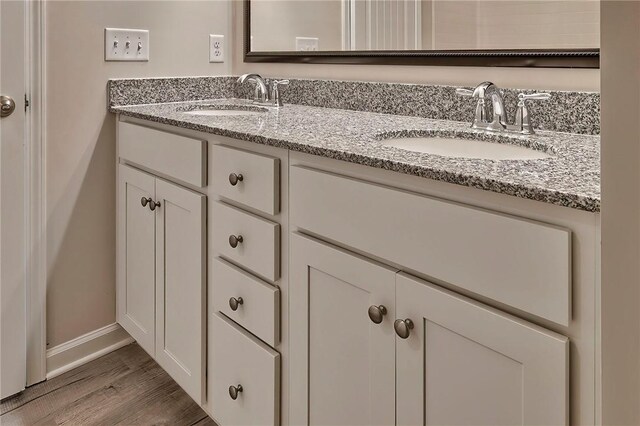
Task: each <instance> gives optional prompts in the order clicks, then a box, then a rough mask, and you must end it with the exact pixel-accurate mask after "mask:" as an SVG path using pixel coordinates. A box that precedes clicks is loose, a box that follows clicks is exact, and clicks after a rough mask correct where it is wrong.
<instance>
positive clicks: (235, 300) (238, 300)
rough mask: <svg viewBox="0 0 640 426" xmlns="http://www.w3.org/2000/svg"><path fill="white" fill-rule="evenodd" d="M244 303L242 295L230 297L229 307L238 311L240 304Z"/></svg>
mask: <svg viewBox="0 0 640 426" xmlns="http://www.w3.org/2000/svg"><path fill="white" fill-rule="evenodd" d="M242 304H244V300H242V297H232V298H231V299H229V307H230V308H231V310H232V311H237V310H238V308H239V307H240V305H242Z"/></svg>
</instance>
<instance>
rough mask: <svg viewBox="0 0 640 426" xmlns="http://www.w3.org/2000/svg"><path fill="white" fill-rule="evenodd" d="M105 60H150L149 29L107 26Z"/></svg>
mask: <svg viewBox="0 0 640 426" xmlns="http://www.w3.org/2000/svg"><path fill="white" fill-rule="evenodd" d="M104 60H105V61H148V60H149V31H148V30H130V29H124V28H105V31H104Z"/></svg>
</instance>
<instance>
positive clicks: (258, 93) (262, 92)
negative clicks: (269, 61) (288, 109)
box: [238, 74, 268, 102]
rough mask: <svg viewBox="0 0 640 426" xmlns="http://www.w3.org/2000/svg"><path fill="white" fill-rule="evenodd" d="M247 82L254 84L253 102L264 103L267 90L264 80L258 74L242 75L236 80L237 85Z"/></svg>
mask: <svg viewBox="0 0 640 426" xmlns="http://www.w3.org/2000/svg"><path fill="white" fill-rule="evenodd" d="M247 81H248V82H253V83H255V84H256V89H255V95H254V98H255V99H254V100H257V101H260V102H266V101H267V93H268V89H267V84H266V83H265V82H264V79H263V78H262V77H261V76H260V75H259V74H243V75H241V76H240V77H239V78H238V84H244V83H245V82H247Z"/></svg>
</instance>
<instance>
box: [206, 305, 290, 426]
mask: <svg viewBox="0 0 640 426" xmlns="http://www.w3.org/2000/svg"><path fill="white" fill-rule="evenodd" d="M211 327H212V333H213V344H212V345H211V346H210V350H211V351H212V352H211V356H212V360H211V361H212V363H211V367H210V374H209V380H211V382H210V384H209V392H210V394H209V395H210V396H211V400H212V412H213V417H214V418H215V420H216V422H217V423H218V424H220V426H229V425H278V424H279V423H280V354H279V353H278V352H276V351H274V350H273V349H271V348H270V347H269V346H267V345H265V344H264V343H262V342H261V341H259V340H258V339H257V338H255V337H254V336H252V335H250V334H249V333H247V332H246V331H244V330H243V329H242V328H241V327H240V326H238V325H237V324H234V323H233V321H231V320H229V319H228V318H225V317H224V315H222V314H219V313H216V314H213V315H212V317H211ZM238 385H240V386H242V391H241V392H238V393H237V397H236V399H232V397H231V392H230V386H234V387H236V388H238Z"/></svg>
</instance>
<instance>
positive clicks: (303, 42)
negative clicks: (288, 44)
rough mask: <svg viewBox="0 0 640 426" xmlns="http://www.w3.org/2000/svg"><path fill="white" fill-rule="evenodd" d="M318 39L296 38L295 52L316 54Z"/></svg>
mask: <svg viewBox="0 0 640 426" xmlns="http://www.w3.org/2000/svg"><path fill="white" fill-rule="evenodd" d="M318 42H319V39H318V37H296V50H297V51H306V52H316V51H317V50H318Z"/></svg>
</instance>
